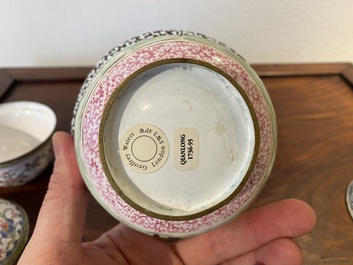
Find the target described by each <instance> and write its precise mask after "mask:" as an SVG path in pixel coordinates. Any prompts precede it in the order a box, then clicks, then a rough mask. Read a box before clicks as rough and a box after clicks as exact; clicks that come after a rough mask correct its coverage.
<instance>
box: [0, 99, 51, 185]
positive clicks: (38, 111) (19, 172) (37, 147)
mask: <svg viewBox="0 0 353 265" xmlns="http://www.w3.org/2000/svg"><path fill="white" fill-rule="evenodd" d="M55 126H56V116H55V113H54V111H53V110H52V109H50V108H49V107H48V106H46V105H43V104H41V103H37V102H31V101H17V102H10V103H4V104H1V105H0V187H14V186H21V185H24V184H26V183H28V182H29V181H31V180H33V179H34V178H36V177H37V176H38V175H39V174H40V173H42V171H43V170H44V169H45V168H46V167H47V166H48V164H49V163H50V162H51V161H52V160H53V151H52V143H51V136H52V134H53V132H54V130H55Z"/></svg>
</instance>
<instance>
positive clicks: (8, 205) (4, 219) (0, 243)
mask: <svg viewBox="0 0 353 265" xmlns="http://www.w3.org/2000/svg"><path fill="white" fill-rule="evenodd" d="M28 235H29V220H28V216H27V213H26V211H25V210H24V209H23V208H22V207H21V206H20V205H18V204H17V203H14V202H12V201H8V200H4V199H0V264H2V265H12V264H15V263H16V261H17V260H18V259H19V257H20V256H21V254H22V251H23V249H24V247H25V246H26V243H27V240H28Z"/></svg>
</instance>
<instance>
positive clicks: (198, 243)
mask: <svg viewBox="0 0 353 265" xmlns="http://www.w3.org/2000/svg"><path fill="white" fill-rule="evenodd" d="M315 222H316V217H315V213H314V212H313V210H312V208H311V207H310V206H309V205H307V204H306V203H304V202H302V201H299V200H294V199H291V200H284V201H281V202H277V203H273V204H270V205H267V206H264V207H261V208H258V209H255V210H252V211H249V212H248V213H245V214H243V215H241V216H240V217H238V218H236V219H235V220H233V221H232V222H230V223H228V224H226V225H224V226H222V227H220V228H218V229H216V230H213V231H211V232H209V233H206V234H203V235H199V236H196V237H193V238H189V239H185V240H181V241H177V242H176V243H174V245H173V248H174V249H175V251H176V252H178V253H179V255H180V257H181V258H182V259H183V260H184V262H186V263H188V262H189V261H190V262H189V263H188V264H205V265H207V264H217V263H220V262H223V261H225V260H229V259H232V258H234V257H237V256H241V255H243V254H244V253H247V252H250V251H253V250H255V249H257V248H259V247H261V246H262V245H264V244H266V243H268V242H270V241H273V240H274V239H277V238H282V237H289V238H293V237H298V236H301V235H303V234H306V233H308V232H309V231H311V229H312V228H313V227H314V225H315ZM191 261H192V262H191Z"/></svg>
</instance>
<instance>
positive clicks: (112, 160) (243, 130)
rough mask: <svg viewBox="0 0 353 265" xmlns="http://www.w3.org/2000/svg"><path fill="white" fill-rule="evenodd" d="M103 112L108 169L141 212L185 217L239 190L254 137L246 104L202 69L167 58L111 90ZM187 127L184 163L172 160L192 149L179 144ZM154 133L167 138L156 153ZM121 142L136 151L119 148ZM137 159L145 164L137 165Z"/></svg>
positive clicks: (221, 78) (231, 88) (218, 77)
mask: <svg viewBox="0 0 353 265" xmlns="http://www.w3.org/2000/svg"><path fill="white" fill-rule="evenodd" d="M106 113H107V114H106V120H105V121H102V124H103V128H104V129H103V130H101V131H102V132H103V135H102V137H101V138H102V145H101V148H102V150H103V152H104V159H105V161H106V171H107V172H106V173H107V175H108V177H110V178H111V179H112V181H113V182H115V183H116V185H117V187H118V189H119V190H120V193H121V195H122V197H123V198H125V199H127V201H128V202H129V203H132V204H133V206H134V207H137V208H138V209H139V210H141V209H142V211H143V210H146V212H152V214H156V215H163V216H178V217H180V216H181V217H183V216H190V215H197V214H199V213H201V212H203V211H207V210H208V209H212V207H215V206H217V205H219V204H221V203H222V202H224V201H225V200H227V198H229V197H230V196H231V195H232V194H233V193H234V192H235V191H236V190H237V188H238V187H239V186H240V185H241V184H242V182H243V181H244V179H245V178H246V176H247V174H248V171H249V168H250V167H251V164H252V162H253V158H254V150H255V146H256V137H257V136H256V132H255V131H256V130H255V127H256V126H255V124H254V122H253V116H252V114H251V111H250V107H249V103H247V102H246V101H245V100H244V97H243V96H242V94H241V93H240V92H239V88H237V87H235V86H234V85H233V84H232V83H231V82H230V81H229V80H228V79H227V78H225V77H224V76H223V75H222V74H219V73H217V72H216V71H213V70H211V69H209V68H208V67H205V66H202V65H198V64H190V63H169V64H165V65H160V66H156V67H153V68H152V69H149V70H146V71H145V72H143V73H141V74H140V75H138V76H136V77H134V78H133V80H132V81H131V82H130V83H128V84H127V85H126V86H125V87H124V88H123V89H122V91H121V92H119V93H116V94H113V96H112V97H111V103H110V105H108V107H107V110H106ZM141 129H142V130H143V131H141ZM149 130H150V131H151V133H150V134H148V132H149ZM140 132H143V133H142V134H140ZM185 132H186V136H187V137H189V136H190V135H191V136H190V137H191V138H193V141H195V142H196V144H197V145H196V147H194V150H193V152H194V156H195V157H196V159H197V161H196V162H194V163H193V164H192V165H191V167H190V168H187V167H186V168H183V167H182V166H180V165H179V166H178V163H179V162H180V159H181V157H182V156H183V154H182V153H183V151H186V156H187V155H188V154H187V153H188V151H187V150H188V147H190V146H188V144H187V143H188V139H186V146H185V147H186V149H184V148H183V147H184V144H183V143H182V142H181V138H180V137H181V135H183V134H184V133H185ZM155 133H157V134H158V135H161V134H162V136H163V137H162V139H164V141H163V142H167V143H165V149H164V153H163V157H162V159H159V158H160V155H159V153H160V151H161V149H158V146H160V145H159V143H158V139H157V138H156V137H154V134H155ZM188 135H189V136H188ZM192 135H193V136H192ZM129 136H131V137H130V138H129ZM187 137H186V138H187ZM159 140H161V138H159ZM126 141H128V142H127V146H129V147H131V151H132V152H133V153H135V156H134V154H130V156H127V155H129V154H127V153H126V152H124V150H123V148H124V147H123V146H124V143H125V142H126ZM129 141H130V144H129ZM133 146H138V148H135V149H134V147H133ZM151 148H152V149H153V150H152V151H151ZM182 149H183V150H182ZM131 157H133V158H132V159H130V158H131ZM127 158H128V159H127ZM131 161H132V162H131ZM156 162H159V164H162V165H160V167H158V168H157V169H155V168H154V167H155V166H156ZM188 162H190V161H188ZM133 163H135V164H133ZM136 164H137V166H136ZM141 164H143V165H146V167H148V169H147V170H145V171H144V169H143V167H140V169H138V165H141ZM141 168H142V169H141Z"/></svg>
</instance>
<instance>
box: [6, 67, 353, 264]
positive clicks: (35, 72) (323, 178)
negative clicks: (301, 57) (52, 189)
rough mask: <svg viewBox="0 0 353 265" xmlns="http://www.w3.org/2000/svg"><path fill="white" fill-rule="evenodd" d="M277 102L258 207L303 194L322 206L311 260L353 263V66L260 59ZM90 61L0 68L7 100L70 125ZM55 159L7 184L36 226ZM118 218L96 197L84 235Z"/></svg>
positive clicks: (307, 250) (308, 251)
mask: <svg viewBox="0 0 353 265" xmlns="http://www.w3.org/2000/svg"><path fill="white" fill-rule="evenodd" d="M253 67H254V69H255V70H256V71H257V73H258V74H259V75H260V77H261V78H262V80H263V81H264V83H265V86H266V87H267V89H268V91H269V94H270V96H271V99H272V101H273V104H274V107H275V110H276V114H277V121H278V152H277V157H276V162H275V165H274V168H273V172H272V174H271V176H270V178H269V180H268V182H267V184H266V187H265V189H264V190H263V192H262V193H261V195H260V196H259V198H258V199H257V200H256V202H255V203H254V204H253V206H252V207H257V206H261V205H264V204H267V203H270V202H274V201H277V200H280V199H284V198H298V199H302V200H304V201H306V202H307V203H309V204H310V205H311V206H312V207H313V208H314V210H315V211H316V214H317V217H318V222H317V226H316V228H315V229H314V231H313V232H312V233H310V234H309V235H306V236H304V237H301V238H298V239H297V241H298V242H299V244H300V245H301V247H302V249H303V253H304V264H322V265H323V264H332V265H343V264H344V265H352V264H353V222H352V219H351V218H350V216H349V214H348V211H347V209H346V205H345V192H346V187H347V185H348V183H349V182H350V181H351V180H352V179H353V65H351V64H345V63H340V64H304V65H254V66H253ZM89 70H90V68H88V67H82V68H50V69H33V68H28V69H0V103H3V102H10V101H17V100H32V101H38V102H42V103H44V104H47V105H48V106H50V107H51V108H52V109H53V110H54V111H55V112H56V115H57V117H58V124H57V130H64V131H69V130H70V120H71V115H72V109H73V106H74V102H75V100H76V96H77V93H78V91H79V89H80V86H81V84H82V82H83V79H84V78H85V76H86V75H87V73H88V72H89ZM51 170H52V167H51V166H50V167H49V168H48V169H47V170H46V171H45V172H44V173H43V174H41V176H40V177H38V178H37V179H36V180H34V181H33V182H31V183H29V184H27V185H25V186H23V187H17V188H2V189H0V197H2V198H4V199H9V200H13V201H15V202H17V203H19V204H20V205H22V206H23V207H24V208H25V210H26V211H27V213H28V214H29V219H30V223H31V231H33V227H34V225H35V222H36V218H37V214H38V211H39V208H40V206H41V203H42V200H43V197H44V195H45V192H46V188H47V184H48V181H49V177H50V174H51ZM116 223H117V221H116V220H115V219H113V218H112V217H111V216H110V215H109V214H108V213H106V212H105V211H104V210H103V209H102V208H101V207H100V206H99V205H98V204H97V203H96V201H95V200H94V199H93V198H91V199H90V205H89V208H88V214H87V221H86V226H85V231H84V240H85V241H86V240H92V239H95V238H96V237H98V236H99V235H100V234H101V233H102V232H103V231H105V230H107V229H109V228H110V227H112V226H114V225H115V224H116Z"/></svg>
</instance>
